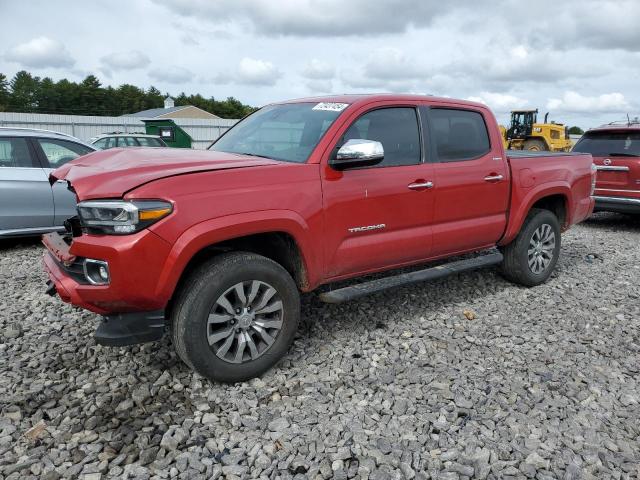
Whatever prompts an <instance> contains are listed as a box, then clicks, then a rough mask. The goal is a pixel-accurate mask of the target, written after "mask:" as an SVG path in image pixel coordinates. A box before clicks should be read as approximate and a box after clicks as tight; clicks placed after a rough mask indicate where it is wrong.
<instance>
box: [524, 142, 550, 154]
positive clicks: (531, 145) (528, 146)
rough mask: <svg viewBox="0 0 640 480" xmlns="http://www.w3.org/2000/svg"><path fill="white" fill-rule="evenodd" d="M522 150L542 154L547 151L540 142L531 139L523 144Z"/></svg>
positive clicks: (545, 146) (544, 145)
mask: <svg viewBox="0 0 640 480" xmlns="http://www.w3.org/2000/svg"><path fill="white" fill-rule="evenodd" d="M522 148H523V149H524V150H529V151H531V152H543V151H545V150H547V145H546V144H545V143H544V142H543V141H542V140H536V139H531V140H527V141H526V142H524V146H523V147H522Z"/></svg>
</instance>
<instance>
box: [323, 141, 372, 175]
mask: <svg viewBox="0 0 640 480" xmlns="http://www.w3.org/2000/svg"><path fill="white" fill-rule="evenodd" d="M383 159H384V148H382V143H380V142H377V141H375V140H365V139H363V138H354V139H351V140H348V141H347V142H346V143H345V144H344V145H342V146H341V147H340V149H339V150H338V153H336V157H335V158H333V159H331V160H330V161H329V165H331V167H332V168H333V169H334V170H346V169H348V168H357V167H370V166H372V165H377V164H378V163H380V162H381V161H382V160H383Z"/></svg>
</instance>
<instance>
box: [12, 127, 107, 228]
mask: <svg viewBox="0 0 640 480" xmlns="http://www.w3.org/2000/svg"><path fill="white" fill-rule="evenodd" d="M95 150H96V149H95V147H92V146H90V145H87V144H85V143H83V142H81V141H80V140H78V139H77V138H75V137H72V136H70V135H66V134H64V133H57V132H50V131H48V130H38V129H33V128H9V127H0V238H3V237H14V236H28V235H39V234H41V233H46V232H52V231H55V230H64V226H63V223H64V221H65V220H66V219H67V218H69V217H73V216H74V215H76V197H75V195H74V194H73V193H72V192H70V191H69V190H68V189H67V184H66V182H54V183H53V184H51V183H50V182H49V173H50V172H52V171H53V170H54V169H56V168H58V167H60V166H62V165H64V164H65V163H67V162H69V161H71V160H73V159H74V158H78V157H79V156H81V155H86V154H88V153H91V152H93V151H95Z"/></svg>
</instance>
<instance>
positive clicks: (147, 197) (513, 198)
mask: <svg viewBox="0 0 640 480" xmlns="http://www.w3.org/2000/svg"><path fill="white" fill-rule="evenodd" d="M532 156H535V158H532ZM53 180H65V181H66V182H68V186H69V188H70V189H71V190H72V191H74V192H75V194H76V195H77V197H78V200H79V204H78V215H77V217H73V218H71V219H70V220H69V221H68V222H67V228H68V233H67V234H66V235H59V234H49V235H46V236H44V240H43V241H44V244H45V245H46V247H47V250H48V251H47V252H46V253H45V256H44V264H45V267H46V270H47V271H48V274H49V277H50V284H49V291H50V293H52V294H54V293H55V292H57V293H58V294H59V295H60V297H61V298H62V300H64V301H66V302H71V303H72V304H74V305H77V306H80V307H83V308H86V309H88V310H91V311H93V312H96V313H98V314H101V315H103V320H102V322H101V323H100V325H99V327H98V330H97V332H96V339H97V341H98V343H100V344H104V345H127V344H132V343H140V342H144V341H152V340H157V339H159V338H160V337H161V336H162V335H163V333H164V331H165V329H167V327H168V330H169V331H170V333H171V336H172V340H173V343H174V346H175V348H176V350H177V352H178V354H179V356H180V357H181V358H182V359H183V360H184V362H185V363H186V364H188V365H189V366H191V367H192V368H194V369H196V370H197V371H198V372H200V373H201V374H202V375H204V376H206V377H209V378H210V379H215V380H220V381H240V380H244V379H248V378H251V377H254V376H256V375H259V374H261V373H262V372H264V371H265V370H267V369H268V368H269V367H271V366H272V365H273V364H274V363H275V362H277V361H278V359H280V358H281V357H282V356H283V355H284V354H285V353H286V351H287V349H288V347H289V345H290V344H291V342H292V341H293V338H294V335H295V331H296V328H297V325H298V319H299V316H300V301H299V292H300V291H302V292H309V291H311V290H314V289H315V288H317V287H318V286H320V285H323V284H328V283H331V282H335V281H337V280H345V279H349V278H353V277H360V276H364V275H367V274H371V273H374V272H380V271H383V270H392V269H398V268H399V267H405V266H409V265H417V264H424V263H428V262H431V261H434V260H443V259H446V258H449V257H454V256H461V255H462V254H471V255H466V257H465V258H464V259H462V260H460V259H456V260H455V261H453V262H449V263H445V264H440V265H438V266H436V267H431V268H426V269H422V270H417V271H416V270H412V271H410V272H409V273H400V274H396V275H392V276H390V277H386V278H384V277H383V278H375V279H374V280H369V281H366V282H363V283H358V284H356V285H351V286H349V285H347V286H346V287H343V288H339V289H334V290H328V291H325V292H324V293H323V294H322V295H321V299H323V300H325V301H327V302H339V301H343V300H347V299H350V298H354V297H357V296H360V295H363V294H367V293H371V292H375V291H379V290H381V289H383V288H389V287H392V286H397V285H401V284H406V283H410V282H416V281H423V280H427V279H431V278H436V277H440V276H443V275H446V274H448V273H452V272H461V271H464V270H468V269H471V268H478V267H480V266H485V265H494V264H499V265H500V266H501V269H502V272H503V274H504V275H505V276H506V277H507V278H508V279H510V280H512V281H514V282H517V283H519V284H522V285H526V286H534V285H538V284H540V283H542V282H544V281H545V280H547V278H548V277H549V275H550V274H551V272H552V270H553V269H554V266H555V264H556V262H557V260H558V255H559V253H560V234H561V232H562V231H564V230H566V229H567V228H569V226H571V225H572V224H575V223H577V222H580V221H582V220H583V219H585V218H587V217H588V216H589V215H590V214H591V212H592V210H593V200H592V197H591V195H592V193H593V188H594V185H595V170H594V168H593V164H592V159H591V155H588V154H548V153H545V154H540V153H536V154H532V153H531V152H517V153H516V152H513V153H508V154H507V153H505V151H504V150H503V146H502V138H501V136H500V131H499V129H498V125H497V123H496V121H495V118H494V116H493V114H492V113H491V111H490V110H489V109H488V108H487V107H486V106H484V105H480V104H477V103H471V102H466V101H458V100H452V99H448V98H435V97H428V96H416V95H390V94H389V95H345V96H332V97H326V98H312V99H300V100H293V101H288V102H283V103H277V104H272V105H268V106H266V107H264V108H262V109H260V110H258V111H257V112H255V113H253V114H252V115H250V116H248V117H247V118H245V119H244V120H242V121H241V122H239V123H238V124H237V125H235V126H234V127H233V128H232V129H230V130H229V131H228V132H227V133H226V134H225V135H223V136H222V137H221V138H219V139H218V140H217V141H216V142H214V143H213V144H212V145H211V146H210V148H209V150H208V151H194V150H180V149H166V150H165V149H143V148H140V149H131V148H130V149H112V150H107V151H101V152H96V153H92V154H90V155H87V156H85V157H82V158H80V159H78V160H76V161H73V162H70V163H68V164H67V165H65V166H64V167H61V168H59V169H58V170H56V171H55V172H54V173H53V178H52V181H53ZM496 247H497V248H496ZM474 252H477V253H478V255H473V253H474ZM405 270H406V269H405Z"/></svg>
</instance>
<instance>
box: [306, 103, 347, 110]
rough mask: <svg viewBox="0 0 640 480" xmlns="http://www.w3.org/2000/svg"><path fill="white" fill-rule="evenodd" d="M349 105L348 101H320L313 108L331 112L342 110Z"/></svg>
mask: <svg viewBox="0 0 640 480" xmlns="http://www.w3.org/2000/svg"><path fill="white" fill-rule="evenodd" d="M348 106H349V104H348V103H325V102H322V103H319V104H317V105H316V106H315V107H313V109H312V110H328V111H330V112H341V111H342V110H344V109H345V108H347V107H348Z"/></svg>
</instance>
